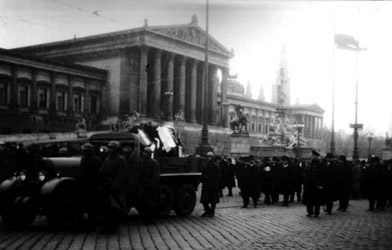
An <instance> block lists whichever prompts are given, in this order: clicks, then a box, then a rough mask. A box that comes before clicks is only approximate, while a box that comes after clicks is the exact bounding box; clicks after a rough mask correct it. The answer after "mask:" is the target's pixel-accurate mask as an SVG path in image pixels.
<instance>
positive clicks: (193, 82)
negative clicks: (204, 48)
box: [190, 60, 197, 123]
mask: <svg viewBox="0 0 392 250" xmlns="http://www.w3.org/2000/svg"><path fill="white" fill-rule="evenodd" d="M196 97H197V61H196V60H192V66H191V94H190V98H191V100H190V103H191V105H190V106H191V107H190V111H191V115H190V122H191V123H196V109H197V107H196Z"/></svg>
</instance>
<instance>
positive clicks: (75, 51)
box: [0, 16, 324, 153]
mask: <svg viewBox="0 0 392 250" xmlns="http://www.w3.org/2000/svg"><path fill="white" fill-rule="evenodd" d="M206 39H208V41H209V46H210V47H209V65H208V71H209V81H208V84H207V85H208V86H207V88H208V91H207V92H208V95H207V96H204V94H203V93H204V89H203V88H204V87H203V86H204V79H205V77H204V75H205V72H204V68H205V67H204V61H205V41H206ZM3 52H4V54H9V55H10V56H11V57H12V58H13V59H12V58H11V59H9V61H8V62H7V61H5V60H4V59H1V63H2V64H0V65H1V66H0V70H1V73H0V75H1V77H2V79H6V83H7V85H6V86H7V88H6V90H2V89H0V95H4V94H1V93H4V91H6V92H7V93H8V94H9V95H12V96H13V97H12V98H8V97H7V98H8V99H4V98H3V99H0V101H2V102H3V103H4V104H7V105H5V106H7V107H3V108H4V109H5V108H7V109H9V110H18V111H17V112H19V110H20V109H21V108H22V107H23V108H25V109H22V110H24V112H25V114H26V115H27V116H31V115H32V114H39V115H40V116H42V117H44V119H48V121H50V120H51V119H54V118H53V117H57V118H58V120H59V119H60V120H61V119H63V118H64V119H65V120H66V119H69V120H70V121H71V120H72V122H74V118H78V117H82V116H84V117H86V118H87V120H88V121H89V122H90V124H94V123H96V124H98V123H102V122H103V123H104V124H110V123H112V122H114V121H115V120H116V119H117V118H119V117H123V116H125V115H127V114H130V113H132V112H133V111H137V112H138V113H139V114H140V117H141V118H144V119H150V120H154V121H158V122H161V121H173V119H174V117H175V115H176V114H177V113H178V112H179V111H182V112H183V113H184V115H185V117H184V118H185V123H184V124H185V130H187V129H188V130H187V131H188V132H189V131H192V133H193V134H191V133H188V134H187V136H186V138H184V140H183V143H184V144H188V145H186V148H187V149H188V150H189V151H188V152H192V150H193V148H192V147H194V146H197V144H198V140H199V139H200V130H201V124H202V118H203V107H204V105H203V104H204V102H205V101H207V102H208V111H209V119H208V124H209V125H210V126H209V128H210V135H211V137H210V138H211V139H210V140H211V141H210V143H211V145H212V146H214V147H215V150H216V151H217V153H219V152H223V151H222V150H224V149H225V147H226V144H227V137H228V136H229V134H230V131H229V129H228V124H229V122H230V120H231V119H233V118H234V117H235V107H236V105H241V106H242V107H244V114H245V115H246V116H247V117H248V120H249V121H250V123H249V124H248V126H249V127H248V131H249V132H250V134H251V137H253V138H255V139H254V144H256V143H257V140H258V138H259V137H260V136H263V135H265V134H267V133H268V132H269V131H270V129H271V124H272V122H273V121H275V120H276V117H277V114H278V109H279V105H278V104H277V103H273V102H272V103H269V102H265V101H263V100H253V99H252V98H251V97H249V96H248V97H247V96H246V93H245V88H244V87H243V86H242V85H241V84H240V83H239V82H238V81H237V79H236V76H230V75H229V59H230V58H232V57H233V53H232V52H231V51H229V50H228V49H226V48H225V47H224V46H223V45H222V44H220V43H219V42H218V41H217V40H215V39H214V38H213V37H211V36H208V37H207V35H206V33H205V32H204V30H203V29H202V28H201V27H200V26H198V22H197V18H196V16H193V17H192V21H191V22H190V23H188V24H184V25H170V26H149V25H148V23H147V20H146V21H145V25H144V26H143V27H141V28H136V29H131V30H124V31H118V32H112V33H107V34H100V35H95V36H89V37H83V38H75V39H71V40H65V41H59V42H53V43H48V44H41V45H35V46H29V47H23V48H17V49H13V50H10V51H6V50H4V51H3ZM283 52H284V51H283ZM283 52H282V53H283ZM20 55H22V56H20ZM15 60H16V61H15ZM281 63H284V62H281ZM283 66H284V65H283ZM283 66H281V67H280V69H281V68H282V67H283ZM286 66H287V65H286ZM283 68H285V69H286V67H283ZM26 69H28V70H27V71H26ZM218 71H221V75H222V80H221V82H220V81H219V79H218ZM19 72H29V73H19ZM41 72H43V73H41ZM283 73H284V74H283V75H280V76H282V78H281V80H282V79H283V80H285V81H286V82H282V81H281V84H289V82H288V80H289V79H288V75H287V74H286V73H285V72H283ZM23 75H24V76H25V77H24V76H23ZM22 79H28V83H27V84H24V82H23V81H22ZM3 82H4V80H2V84H3ZM22 82H23V83H22ZM41 85H42V86H46V87H45V89H46V90H47V92H42V91H43V90H41V89H43V88H41V87H39V86H41ZM0 86H5V85H0ZM20 86H28V87H27V90H26V91H27V93H28V94H27V95H28V96H29V97H28V98H27V101H25V99H24V96H25V95H24V94H23V93H24V92H23V88H20ZM3 89H4V88H3ZM283 90H284V91H286V94H287V95H288V96H289V94H290V93H289V85H288V89H287V88H283ZM287 90H288V91H287ZM1 91H3V92H1ZM18 91H19V95H20V96H21V97H20V99H17V100H18V105H16V103H12V101H11V100H16V97H17V96H18ZM246 92H247V93H251V90H250V86H248V88H247V91H246ZM45 93H46V95H45ZM8 94H7V96H8ZM44 96H46V98H47V99H46V106H45V105H44V104H42V106H40V105H41V104H40V103H41V99H42V98H44ZM0 98H1V96H0ZM29 98H30V99H29ZM288 98H289V97H288ZM42 100H43V99H42ZM63 100H65V101H63ZM26 103H27V105H26ZM282 104H283V103H282ZM284 105H286V108H287V110H288V114H289V118H290V119H291V120H292V121H293V122H295V121H298V122H299V121H302V122H304V123H305V128H306V129H305V130H306V135H307V137H308V138H313V139H314V140H316V141H317V140H319V139H320V138H321V137H320V131H321V125H322V114H323V112H324V111H323V110H322V109H321V108H320V107H318V106H317V105H308V106H304V105H303V106H290V104H289V103H284ZM44 106H45V107H46V108H43V107H44ZM15 107H17V109H16V108H15ZM26 107H27V109H26ZM46 113H47V114H46ZM51 114H52V116H50V115H51ZM53 115H55V116H53ZM46 116H47V117H48V118H45V117H46ZM65 120H64V121H65ZM58 127H59V128H60V126H58ZM217 145H218V146H217Z"/></svg>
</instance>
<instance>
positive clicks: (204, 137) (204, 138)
mask: <svg viewBox="0 0 392 250" xmlns="http://www.w3.org/2000/svg"><path fill="white" fill-rule="evenodd" d="M208 5H209V1H208V0H207V3H206V41H205V62H204V72H205V75H204V77H205V78H204V86H203V87H204V93H203V95H204V104H203V127H202V130H201V143H200V145H199V147H198V148H196V154H199V155H207V153H208V152H209V151H212V148H211V147H210V144H209V143H208V124H207V123H208V117H209V112H208V108H209V105H210V104H209V102H208V79H209V77H208V38H209V35H208V17H209V7H208Z"/></svg>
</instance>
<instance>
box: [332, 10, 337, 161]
mask: <svg viewBox="0 0 392 250" xmlns="http://www.w3.org/2000/svg"><path fill="white" fill-rule="evenodd" d="M335 26H336V9H335V8H334V10H333V35H334V40H335V32H336V31H335ZM335 53H336V44H335V41H334V42H333V69H332V132H331V153H332V154H335V73H336V72H335V67H336V65H335V63H336V55H335Z"/></svg>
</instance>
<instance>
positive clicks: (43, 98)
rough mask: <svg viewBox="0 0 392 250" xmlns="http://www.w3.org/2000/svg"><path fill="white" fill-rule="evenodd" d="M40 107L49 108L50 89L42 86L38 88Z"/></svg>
mask: <svg viewBox="0 0 392 250" xmlns="http://www.w3.org/2000/svg"><path fill="white" fill-rule="evenodd" d="M38 107H39V108H41V109H47V108H48V90H47V89H44V88H40V89H39V90H38Z"/></svg>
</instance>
